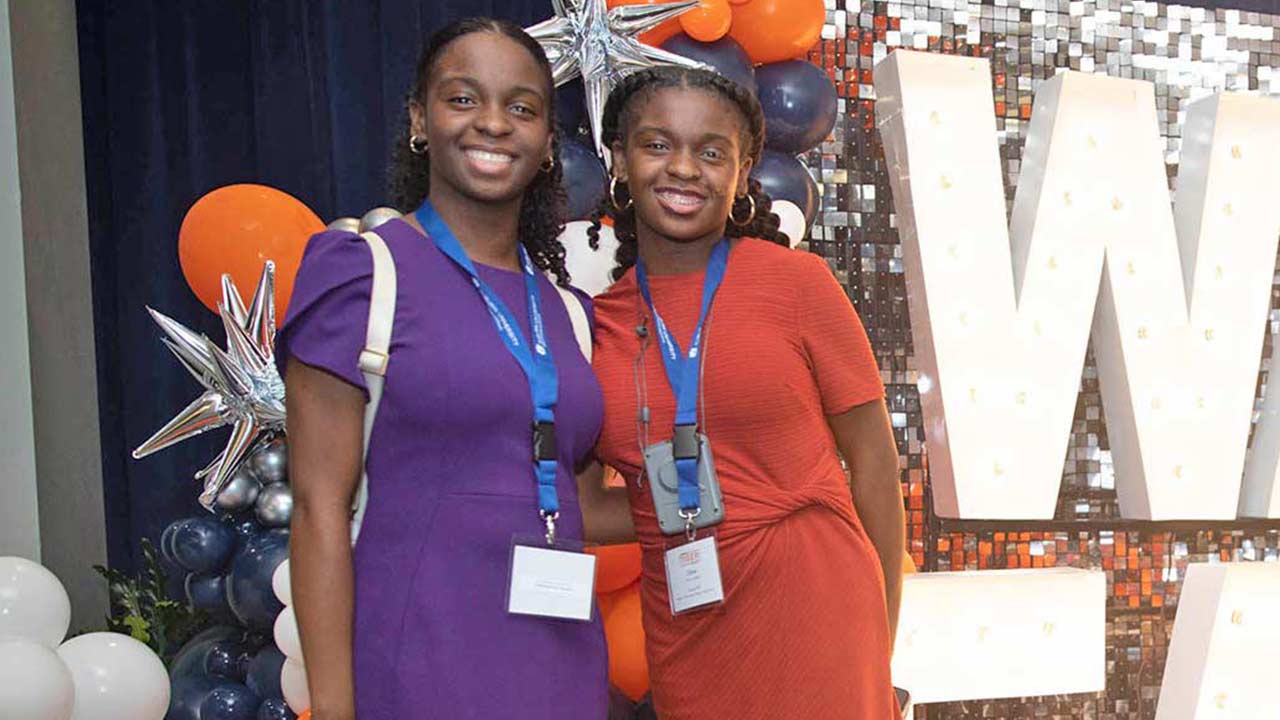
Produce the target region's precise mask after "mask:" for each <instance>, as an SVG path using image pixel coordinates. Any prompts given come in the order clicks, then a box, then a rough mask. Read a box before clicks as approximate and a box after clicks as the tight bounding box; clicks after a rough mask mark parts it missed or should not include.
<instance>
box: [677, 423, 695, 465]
mask: <svg viewBox="0 0 1280 720" xmlns="http://www.w3.org/2000/svg"><path fill="white" fill-rule="evenodd" d="M671 455H672V456H673V457H674V458H675V459H676V460H697V459H698V426H697V424H696V423H688V424H685V425H676V429H675V434H674V435H672V437H671Z"/></svg>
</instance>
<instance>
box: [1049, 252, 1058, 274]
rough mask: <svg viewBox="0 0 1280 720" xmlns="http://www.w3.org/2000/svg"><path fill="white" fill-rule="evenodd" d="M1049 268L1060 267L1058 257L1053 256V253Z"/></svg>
mask: <svg viewBox="0 0 1280 720" xmlns="http://www.w3.org/2000/svg"><path fill="white" fill-rule="evenodd" d="M1049 269H1050V270H1057V269H1058V259H1057V258H1055V257H1053V256H1052V255H1050V256H1049Z"/></svg>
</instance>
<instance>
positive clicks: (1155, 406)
mask: <svg viewBox="0 0 1280 720" xmlns="http://www.w3.org/2000/svg"><path fill="white" fill-rule="evenodd" d="M1160 404H1161V403H1160V398H1151V409H1152V410H1159V409H1160Z"/></svg>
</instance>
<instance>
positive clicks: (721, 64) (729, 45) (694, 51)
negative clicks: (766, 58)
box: [662, 33, 756, 95]
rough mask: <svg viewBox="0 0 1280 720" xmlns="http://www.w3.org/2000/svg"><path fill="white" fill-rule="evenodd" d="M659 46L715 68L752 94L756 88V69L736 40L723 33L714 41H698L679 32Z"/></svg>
mask: <svg viewBox="0 0 1280 720" xmlns="http://www.w3.org/2000/svg"><path fill="white" fill-rule="evenodd" d="M662 49H663V50H670V51H671V52H673V53H675V54H677V55H683V56H685V57H687V58H689V59H690V60H697V61H698V62H701V63H706V64H707V65H710V66H711V67H713V68H715V69H716V72H718V73H720V74H721V75H723V76H725V77H727V78H729V79H730V80H732V81H734V82H736V83H738V84H739V85H741V86H742V87H744V88H746V90H747V91H748V92H750V93H751V94H752V95H754V94H755V92H756V71H755V68H754V67H753V66H752V65H751V58H749V57H747V51H746V50H743V49H742V46H741V45H739V44H738V41H737V40H734V39H733V38H731V37H729V36H728V35H725V36H724V37H722V38H720V39H719V40H716V41H715V42H709V43H706V42H698V41H697V40H694V39H693V38H691V37H689V36H688V35H685V34H684V33H680V34H678V35H675V36H672V38H671V39H669V40H667V41H666V42H664V43H662Z"/></svg>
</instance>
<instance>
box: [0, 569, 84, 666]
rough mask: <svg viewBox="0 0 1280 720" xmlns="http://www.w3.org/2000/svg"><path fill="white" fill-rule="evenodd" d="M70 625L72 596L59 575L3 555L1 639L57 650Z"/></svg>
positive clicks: (0, 589) (0, 602) (0, 600)
mask: <svg viewBox="0 0 1280 720" xmlns="http://www.w3.org/2000/svg"><path fill="white" fill-rule="evenodd" d="M70 625H71V599H70V598H68V597H67V591H66V589H65V588H63V587H62V583H61V582H59V581H58V578H57V576H55V575H54V574H53V573H51V572H49V571H48V570H46V569H45V568H44V567H43V566H41V565H40V564H39V563H34V562H31V561H30V560H27V559H26V558H20V557H0V638H22V639H24V640H34V641H35V642H38V643H40V644H41V645H44V646H45V647H47V648H49V649H50V650H53V649H56V648H57V647H58V643H60V642H62V638H64V637H66V636H67V627H69V626H70Z"/></svg>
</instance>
